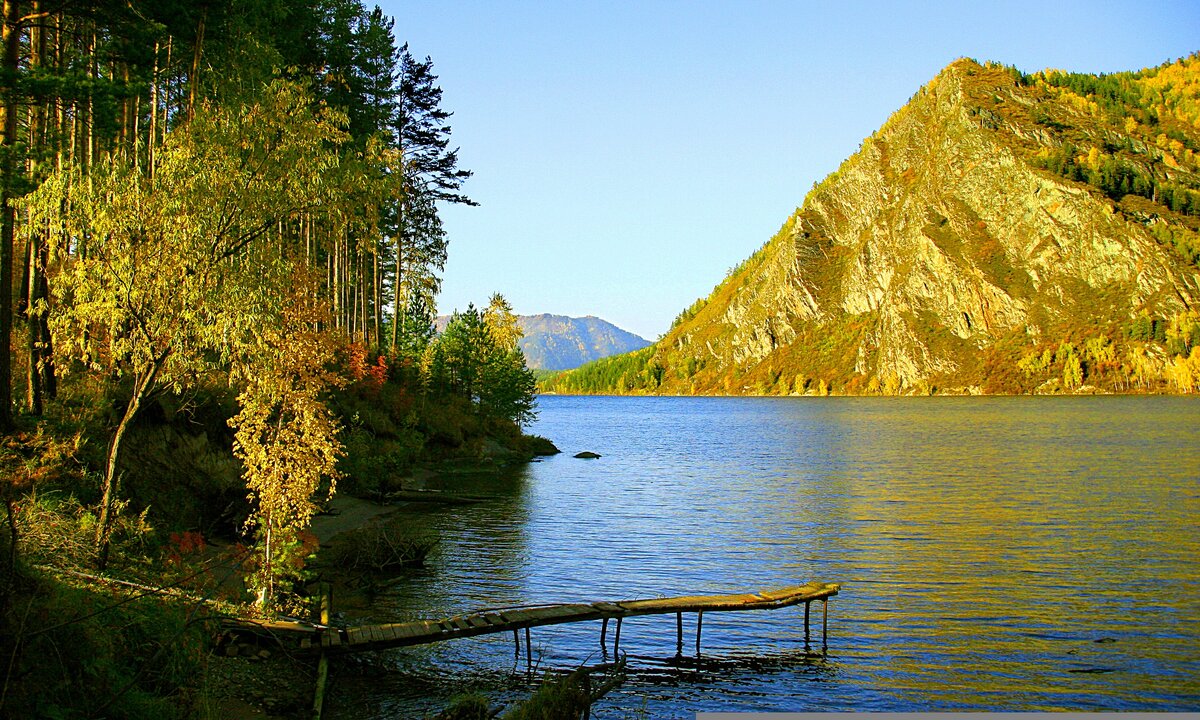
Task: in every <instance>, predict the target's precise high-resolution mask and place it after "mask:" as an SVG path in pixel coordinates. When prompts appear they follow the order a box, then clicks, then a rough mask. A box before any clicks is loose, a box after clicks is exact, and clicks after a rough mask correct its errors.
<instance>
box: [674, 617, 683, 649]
mask: <svg viewBox="0 0 1200 720" xmlns="http://www.w3.org/2000/svg"><path fill="white" fill-rule="evenodd" d="M675 631H676V640H675V657H683V613H681V612H677V613H675Z"/></svg>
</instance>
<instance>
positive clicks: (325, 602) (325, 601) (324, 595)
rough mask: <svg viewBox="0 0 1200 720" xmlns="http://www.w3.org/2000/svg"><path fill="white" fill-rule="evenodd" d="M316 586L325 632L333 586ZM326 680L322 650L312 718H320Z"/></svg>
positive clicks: (331, 610) (327, 662) (324, 657)
mask: <svg viewBox="0 0 1200 720" xmlns="http://www.w3.org/2000/svg"><path fill="white" fill-rule="evenodd" d="M318 587H319V588H320V590H319V592H320V593H321V611H320V613H321V614H320V621H321V626H322V627H324V628H325V632H329V618H330V615H331V614H332V612H333V588H332V586H330V584H329V583H321V584H320V585H319V586H318ZM328 680H329V656H327V655H326V654H325V653H324V652H322V653H321V659H320V660H318V661H317V684H316V689H315V690H314V692H313V706H312V716H313V718H314V720H321V711H322V709H323V708H324V707H325V684H326V683H327V682H328Z"/></svg>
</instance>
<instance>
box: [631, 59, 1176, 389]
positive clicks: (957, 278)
mask: <svg viewBox="0 0 1200 720" xmlns="http://www.w3.org/2000/svg"><path fill="white" fill-rule="evenodd" d="M1189 67H1191V66H1189ZM1197 67H1200V66H1197ZM1192 71H1194V68H1193V70H1190V71H1189V72H1192ZM1061 97H1062V94H1061V93H1058V92H1057V90H1056V89H1055V88H1054V87H1050V86H1045V85H1038V84H1037V83H1033V84H1029V83H1023V82H1021V81H1020V80H1019V79H1014V76H1013V75H1012V74H1011V73H1010V72H1009V71H1008V70H1007V69H1005V68H1002V67H999V66H993V65H989V66H987V67H984V66H981V65H978V64H976V63H974V62H973V61H969V60H960V61H957V62H955V63H953V64H952V65H951V66H949V67H948V68H946V69H945V70H944V71H943V72H942V73H941V74H939V75H938V77H937V78H935V79H934V80H932V81H931V82H930V83H929V84H928V85H927V86H926V87H924V88H922V89H921V90H920V91H919V92H918V93H917V95H916V96H914V98H913V100H912V101H911V102H910V103H909V104H908V105H906V106H905V107H904V108H901V109H900V110H899V111H897V112H896V113H895V114H894V115H893V116H892V117H891V118H890V119H889V120H888V122H887V123H886V124H885V125H884V126H883V127H882V128H881V129H880V130H879V131H878V132H876V133H875V134H874V135H872V137H870V138H868V139H866V140H864V142H863V144H862V147H861V149H860V150H859V152H857V153H856V154H854V155H853V156H852V157H850V158H849V159H847V160H846V161H845V162H844V163H843V164H842V166H841V167H840V168H839V169H838V170H837V171H836V172H834V173H833V174H831V175H830V176H829V177H828V178H826V179H825V180H824V181H823V182H821V183H820V184H819V185H817V186H815V187H814V188H813V190H812V191H811V192H810V193H809V194H808V197H807V198H806V199H805V202H804V205H803V207H801V208H800V209H798V210H797V211H796V212H795V213H794V214H793V215H792V216H791V217H790V218H789V219H788V220H787V222H786V223H784V225H783V227H782V228H781V229H780V231H779V233H778V234H776V236H775V237H774V238H772V239H771V240H770V241H769V242H768V243H767V244H766V245H764V246H763V247H762V248H761V249H760V250H759V251H758V252H756V253H755V254H754V255H753V256H752V257H750V258H749V259H748V260H747V261H746V262H745V263H743V264H742V265H741V266H740V267H739V268H737V269H736V270H735V271H734V272H732V273H731V274H730V275H729V276H728V277H727V279H726V280H725V281H724V282H723V283H721V284H720V285H718V286H717V287H716V288H715V289H714V290H713V292H712V294H711V295H710V296H709V298H708V299H707V300H705V301H702V302H698V303H697V304H696V305H694V306H693V308H692V309H689V310H688V311H687V313H685V315H684V316H681V321H680V322H679V323H677V325H676V326H675V327H673V328H672V329H671V331H670V332H669V333H668V334H667V335H665V336H664V337H663V339H662V340H660V341H659V343H658V344H657V345H656V346H655V349H654V352H653V354H652V355H648V356H647V357H648V359H647V367H649V366H650V364H654V365H655V366H659V367H662V368H665V369H666V372H665V373H662V379H661V383H659V382H657V381H656V382H655V384H650V385H648V386H647V387H646V388H645V389H646V390H648V391H651V392H659V393H664V394H671V393H689V392H700V393H735V394H737V393H743V392H746V393H772V394H774V393H781V394H797V395H801V394H825V392H826V391H828V390H835V391H837V392H847V393H862V392H879V393H886V394H900V393H910V394H927V393H929V392H931V391H932V390H933V389H937V390H938V391H941V392H944V391H945V390H946V389H948V388H961V389H962V390H961V391H962V392H980V391H983V392H997V391H1000V392H1005V391H1009V392H1011V391H1014V390H1013V389H1012V385H1013V383H1014V382H1015V381H1012V380H1011V379H1008V380H1005V379H998V374H997V368H998V367H1001V366H1003V368H1005V371H1006V372H1009V373H1012V374H1014V375H1019V374H1020V373H1019V371H1017V370H1016V367H1015V366H1016V361H1017V359H1019V358H1020V357H1021V353H1022V352H1025V351H1033V349H1034V348H1037V347H1038V346H1039V343H1049V342H1053V343H1055V344H1057V343H1058V342H1059V340H1063V341H1068V340H1071V341H1074V342H1082V339H1083V338H1087V337H1092V336H1099V335H1102V336H1104V337H1108V338H1113V339H1114V341H1117V342H1119V341H1120V340H1121V338H1123V337H1125V335H1123V334H1122V333H1123V332H1124V330H1123V328H1124V327H1125V326H1126V325H1127V324H1128V323H1129V322H1130V321H1131V320H1132V319H1134V318H1135V317H1137V316H1138V315H1139V314H1143V313H1150V314H1153V315H1155V316H1156V317H1161V318H1169V317H1172V316H1173V315H1174V314H1176V313H1179V312H1182V311H1184V310H1187V309H1192V308H1197V307H1200V275H1198V273H1197V267H1196V265H1194V264H1192V263H1190V262H1188V261H1187V260H1186V259H1185V257H1184V254H1183V253H1179V252H1176V251H1174V250H1172V249H1171V248H1170V247H1168V246H1167V245H1164V244H1163V243H1162V242H1160V241H1159V240H1157V239H1156V237H1155V235H1154V234H1153V233H1152V232H1151V223H1152V222H1159V221H1163V222H1168V220H1162V218H1169V222H1170V223H1174V225H1172V227H1182V228H1185V230H1186V228H1188V227H1191V226H1193V225H1197V224H1200V223H1196V222H1195V221H1194V218H1193V217H1192V216H1190V215H1188V216H1185V215H1181V214H1178V213H1173V212H1172V211H1170V210H1168V209H1167V208H1166V207H1164V206H1163V205H1161V204H1160V203H1156V202H1151V201H1150V200H1149V199H1147V198H1143V197H1140V196H1134V195H1126V196H1125V198H1124V199H1122V200H1120V201H1119V202H1116V201H1114V200H1113V199H1111V198H1110V197H1109V196H1108V195H1106V194H1105V192H1102V191H1101V189H1100V188H1098V187H1095V186H1091V185H1088V184H1086V183H1084V182H1080V181H1077V180H1072V179H1068V178H1067V177H1064V176H1063V175H1061V174H1057V173H1056V172H1052V171H1050V170H1048V169H1045V168H1043V167H1042V166H1040V165H1039V164H1038V162H1037V159H1038V158H1041V157H1045V156H1046V155H1047V153H1051V152H1057V151H1058V150H1059V149H1060V148H1061V147H1063V146H1065V145H1067V143H1068V142H1069V143H1078V144H1079V145H1078V147H1079V148H1080V149H1079V152H1083V153H1085V154H1086V152H1087V148H1088V147H1089V146H1090V147H1093V148H1107V149H1108V151H1109V152H1112V153H1120V152H1124V153H1127V155H1126V156H1122V157H1134V158H1135V160H1136V158H1140V157H1143V156H1134V155H1131V153H1134V152H1136V151H1137V148H1139V147H1140V148H1141V151H1142V152H1144V153H1150V154H1149V155H1147V156H1145V157H1146V158H1147V159H1146V162H1147V163H1150V162H1159V160H1155V159H1154V158H1159V159H1161V157H1163V153H1160V152H1159V151H1158V150H1157V149H1156V148H1155V147H1151V146H1149V145H1147V143H1145V142H1143V140H1142V139H1141V138H1140V136H1134V135H1136V133H1134V130H1132V129H1129V128H1130V125H1129V124H1128V122H1129V121H1126V124H1124V125H1121V124H1120V121H1110V120H1107V119H1105V118H1106V117H1108V116H1107V115H1105V114H1104V113H1103V112H1101V111H1100V110H1094V111H1093V110H1092V109H1091V106H1087V107H1083V106H1081V105H1080V104H1079V102H1077V101H1072V102H1067V101H1064V100H1062V99H1061ZM1072 97H1074V98H1076V100H1077V99H1078V96H1072ZM1067 99H1068V100H1070V99H1071V98H1067ZM1085 104H1086V103H1085ZM1081 108H1082V109H1081ZM1133 114H1135V113H1132V112H1131V115H1130V117H1132V116H1133ZM1139 117H1140V116H1139ZM1039 118H1040V119H1039ZM1045 118H1050V119H1049V120H1047V119H1045ZM1114 122H1115V123H1116V124H1113V123H1114ZM1133 124H1134V125H1136V124H1137V123H1136V122H1134V123H1133ZM1068 126H1069V128H1070V129H1069V134H1066V133H1068V131H1063V130H1062V128H1064V127H1068ZM1175 127H1178V128H1179V129H1178V131H1177V132H1178V133H1183V134H1187V135H1188V138H1189V140H1188V142H1192V138H1194V139H1195V140H1196V142H1198V143H1200V134H1198V133H1197V130H1196V128H1194V127H1191V125H1190V124H1188V123H1178V124H1177V125H1174V124H1173V125H1172V128H1175ZM1055 128H1057V129H1055ZM1121 128H1125V129H1126V130H1125V131H1126V132H1127V133H1134V135H1129V136H1125V135H1121V134H1120V129H1121ZM1139 132H1141V131H1139ZM1163 137H1164V138H1166V136H1163ZM1162 142H1163V141H1159V146H1160V147H1161V146H1163V145H1162ZM1084 143H1088V144H1084ZM1070 147H1076V146H1075V145H1070ZM1181 147H1182V146H1181ZM1180 152H1182V150H1181V151H1180ZM1188 152H1191V151H1188ZM1114 157H1115V155H1114ZM1189 157H1190V155H1189ZM1135 160H1129V161H1128V162H1129V163H1132V162H1135ZM1073 161H1074V162H1084V161H1080V160H1078V159H1075V160H1073ZM1085 161H1086V158H1085ZM1122 162H1125V160H1122ZM1167 164H1168V165H1170V163H1167ZM1160 165H1161V163H1160ZM1160 165H1155V166H1154V167H1153V168H1151V169H1150V170H1147V171H1146V172H1148V173H1149V175H1148V177H1150V176H1152V177H1153V178H1156V179H1165V180H1169V181H1170V182H1174V183H1185V184H1187V186H1188V187H1189V188H1190V187H1192V186H1193V185H1195V184H1196V182H1195V181H1196V178H1195V177H1194V174H1188V173H1184V172H1179V171H1175V170H1172V171H1171V174H1170V175H1163V176H1162V178H1160V177H1159V176H1160V175H1162V173H1160V172H1159V170H1160V169H1161V167H1160ZM1154 168H1158V169H1154ZM1155 173H1158V174H1155ZM1188 192H1192V193H1193V194H1195V191H1194V190H1188ZM1154 218H1158V219H1154ZM1186 231H1187V232H1194V230H1186ZM1038 352H1040V350H1039V351H1038ZM996 357H1000V358H1001V360H1003V363H1000V361H997V360H995V358H996ZM1048 374H1049V373H1048ZM1059 374H1061V373H1059ZM647 375H648V373H643V375H642V377H646V376H647ZM1004 382H1008V383H1009V384H1008V385H1004V384H1003V383H1004ZM1022 382H1026V384H1027V385H1028V386H1027V387H1024V386H1022V387H1018V388H1017V391H1024V392H1031V391H1033V390H1034V388H1035V387H1036V388H1037V391H1038V392H1061V391H1066V392H1073V391H1074V390H1073V389H1070V388H1071V387H1072V386H1076V385H1078V384H1079V382H1078V381H1076V382H1073V383H1071V384H1070V385H1066V384H1065V383H1058V384H1056V382H1057V381H1049V382H1046V381H1045V378H1044V377H1039V378H1033V379H1030V380H1028V381H1025V380H1022ZM1039 383H1043V384H1042V385H1041V387H1037V385H1038V384H1039ZM1060 385H1064V387H1060ZM998 388H999V389H998ZM612 389H613V390H616V391H618V392H621V391H623V389H622V388H612ZM642 389H643V388H642V387H641V386H637V387H635V391H641V390H642Z"/></svg>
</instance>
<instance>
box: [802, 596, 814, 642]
mask: <svg viewBox="0 0 1200 720" xmlns="http://www.w3.org/2000/svg"><path fill="white" fill-rule="evenodd" d="M811 605H812V601H807V602H805V603H804V651H805V652H808V648H809V630H808V614H809V610H810V609H811V607H810V606H811Z"/></svg>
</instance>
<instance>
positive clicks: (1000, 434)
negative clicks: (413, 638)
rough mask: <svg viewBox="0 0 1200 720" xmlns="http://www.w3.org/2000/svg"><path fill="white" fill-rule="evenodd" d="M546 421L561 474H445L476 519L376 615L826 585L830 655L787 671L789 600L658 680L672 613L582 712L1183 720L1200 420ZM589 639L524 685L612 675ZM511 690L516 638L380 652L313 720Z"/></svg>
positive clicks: (1199, 405)
mask: <svg viewBox="0 0 1200 720" xmlns="http://www.w3.org/2000/svg"><path fill="white" fill-rule="evenodd" d="M539 405H540V411H541V416H540V419H539V421H538V422H537V424H536V425H535V426H534V427H533V428H532V431H533V432H536V433H538V434H541V435H545V436H547V437H549V438H551V439H552V440H553V441H554V442H555V443H556V444H557V445H558V446H559V447H560V448H562V449H563V450H564V451H565V452H564V454H562V455H559V456H556V457H554V458H549V459H546V460H543V461H541V462H537V463H534V464H532V465H530V466H529V467H528V468H524V469H522V470H520V471H517V472H515V473H514V474H512V475H510V476H506V477H503V478H500V479H496V478H464V479H461V480H457V481H455V484H456V485H457V486H458V488H459V489H461V490H463V491H465V492H472V493H483V494H487V495H489V496H492V497H493V499H491V500H489V501H488V502H485V503H481V504H478V505H471V506H465V507H448V508H445V509H442V510H438V511H436V512H432V513H429V512H428V510H427V509H426V510H425V511H424V514H416V515H414V516H413V522H414V523H425V524H428V525H430V526H432V527H434V528H435V529H436V530H437V531H438V532H440V533H441V535H442V538H443V541H442V544H441V546H440V548H439V549H438V550H437V551H436V552H435V554H434V556H432V557H431V559H430V562H429V564H428V567H427V569H425V570H422V571H418V572H415V573H412V574H410V575H406V576H404V577H402V578H399V579H398V581H397V583H396V585H395V586H394V587H392V588H389V589H388V591H387V592H386V593H385V594H384V595H383V596H382V597H381V598H379V600H378V602H377V605H376V607H375V608H374V610H373V612H374V613H375V615H376V617H377V618H378V619H380V620H383V619H388V620H392V619H415V618H419V617H431V616H438V617H443V616H446V615H449V614H452V613H456V612H462V611H466V610H472V609H477V608H485V607H498V606H510V605H519V604H524V603H535V602H549V601H571V600H600V599H610V600H611V599H623V598H633V597H654V596H662V595H680V594H690V593H705V594H707V593H723V592H741V591H745V590H750V589H760V588H767V587H771V586H778V585H785V584H795V583H799V582H803V581H806V580H810V579H819V580H824V581H830V582H839V583H842V584H843V591H842V594H841V595H840V596H839V597H837V598H835V599H834V600H833V601H832V602H831V603H830V606H829V607H830V619H829V633H830V642H829V655H828V657H827V658H824V659H821V658H813V657H810V656H808V655H807V654H806V653H805V652H804V638H803V623H802V610H801V609H799V608H797V609H788V610H781V611H774V612H760V613H736V614H715V615H709V616H706V617H705V620H704V637H703V650H704V661H705V662H703V663H702V664H701V665H700V666H698V667H686V666H685V667H675V666H673V665H672V664H671V663H670V662H668V661H669V660H670V658H671V657H672V656H673V655H674V653H675V642H676V637H675V633H676V630H675V621H674V617H672V616H658V617H645V618H636V619H631V620H630V621H627V622H626V623H625V625H624V629H623V630H622V637H621V649H622V650H623V651H625V652H627V653H629V656H630V659H631V662H630V668H631V670H630V675H629V678H628V680H627V682H626V683H625V684H624V686H622V687H621V688H620V689H619V690H618V691H616V692H614V693H613V694H611V695H610V696H608V697H607V698H606V699H605V700H603V701H602V702H601V703H600V704H599V705H598V706H597V707H596V708H595V711H594V713H593V717H597V718H631V717H638V716H644V717H650V718H691V717H692V715H693V713H695V712H697V711H742V712H749V711H811V710H859V711H878V710H914V709H918V710H919V709H939V710H960V711H975V710H1051V709H1072V710H1093V709H1114V710H1152V711H1165V710H1198V709H1200V659H1198V658H1200V653H1197V652H1196V648H1197V647H1200V629H1198V623H1200V597H1198V590H1200V588H1198V587H1197V578H1198V576H1200V568H1198V560H1197V558H1198V557H1200V552H1198V551H1200V541H1198V539H1197V533H1196V530H1195V526H1196V523H1197V520H1198V519H1200V443H1198V440H1200V401H1197V400H1195V399H1193V398H1177V397H1176V398H1172V397H1150V398H1112V397H1099V398H930V399H912V398H906V399H886V398H885V399H855V398H828V399H826V398H822V399H817V398H794V399H750V398H575V397H543V398H541V399H540V401H539ZM580 450H592V451H595V452H598V453H600V454H601V455H602V456H603V457H602V458H601V459H599V460H592V461H588V460H577V459H574V458H573V457H571V455H573V454H574V453H576V452H578V451H580ZM818 609H819V605H818V606H814V610H818ZM817 617H818V618H819V613H818V615H817ZM685 622H686V625H685V632H686V633H688V635H689V650H690V643H691V637H690V633H691V632H693V631H694V622H695V619H694V617H690V616H689V617H686V618H685ZM818 627H819V623H818ZM598 636H599V623H598V622H595V623H585V624H580V625H570V626H557V627H550V628H539V629H535V630H534V633H533V638H534V645H535V653H536V654H537V656H538V667H539V672H540V670H541V669H545V668H556V669H568V668H571V667H574V666H577V665H579V664H582V663H589V662H598V661H600V660H602V659H603V657H602V656H601V654H600V647H599V644H598ZM523 670H524V660H522V661H521V662H520V663H516V662H514V658H513V644H512V637H511V635H507V636H506V635H495V636H485V637H481V638H476V639H471V640H459V641H453V642H449V643H442V644H439V645H433V646H425V647H418V648H411V649H406V650H396V651H391V652H389V653H386V654H384V655H383V657H382V658H380V659H377V660H374V661H369V662H358V663H357V664H355V663H351V664H350V665H346V666H343V667H342V668H341V670H340V671H339V672H337V683H336V684H335V686H334V691H333V695H332V699H331V701H330V702H331V708H330V710H331V713H330V714H331V715H332V716H333V717H344V718H348V717H377V718H391V717H397V718H409V717H422V716H423V715H424V714H425V713H427V712H432V711H433V710H436V709H440V708H442V707H444V706H445V704H446V702H447V700H448V698H450V697H451V696H453V695H455V694H457V693H460V692H462V691H464V690H478V691H481V692H484V693H485V694H488V695H489V696H491V697H493V698H496V699H497V701H504V700H507V699H512V698H516V697H520V696H521V695H522V694H527V693H528V692H529V685H528V684H527V682H526V679H525V677H524V674H523V672H522V671H523ZM639 713H644V715H639Z"/></svg>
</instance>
